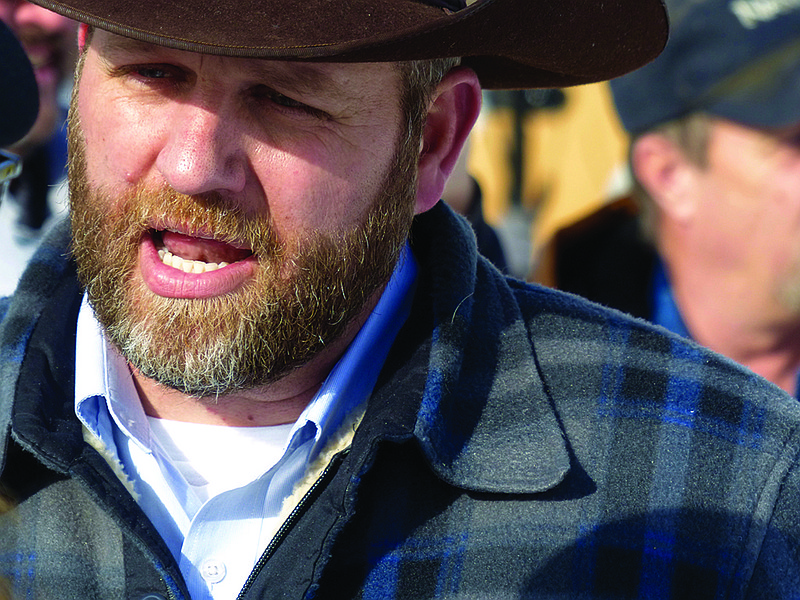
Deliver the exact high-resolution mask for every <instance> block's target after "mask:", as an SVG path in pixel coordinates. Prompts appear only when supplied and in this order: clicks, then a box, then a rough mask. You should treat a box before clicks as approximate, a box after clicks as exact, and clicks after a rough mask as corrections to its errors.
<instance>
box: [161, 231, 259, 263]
mask: <svg viewBox="0 0 800 600" xmlns="http://www.w3.org/2000/svg"><path fill="white" fill-rule="evenodd" d="M150 235H151V236H152V238H153V243H154V244H155V247H156V250H157V251H158V257H159V259H161V262H162V263H164V264H165V265H167V266H168V267H172V268H174V269H178V270H180V271H183V272H184V273H197V274H201V273H209V272H211V271H216V270H218V269H222V268H224V267H227V266H228V265H231V264H233V263H236V262H239V261H242V260H245V259H247V258H249V257H250V256H252V255H253V252H252V250H250V249H249V248H243V247H238V246H235V245H233V244H229V243H226V242H222V241H219V240H216V239H212V238H204V237H199V236H190V235H186V234H183V233H178V232H176V231H170V230H161V231H155V230H152V231H151V232H150Z"/></svg>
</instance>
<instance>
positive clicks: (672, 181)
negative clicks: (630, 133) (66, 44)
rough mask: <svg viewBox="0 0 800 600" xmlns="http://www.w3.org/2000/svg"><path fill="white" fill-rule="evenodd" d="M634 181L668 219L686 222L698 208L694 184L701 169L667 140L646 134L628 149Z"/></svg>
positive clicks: (659, 135) (658, 135)
mask: <svg viewBox="0 0 800 600" xmlns="http://www.w3.org/2000/svg"><path fill="white" fill-rule="evenodd" d="M631 168H632V169H633V173H634V175H635V176H636V179H637V180H638V181H639V183H640V184H641V185H642V187H643V188H644V189H645V191H646V192H647V193H648V195H649V196H650V197H651V198H652V199H653V201H654V202H655V203H656V204H657V205H658V208H659V211H660V212H662V213H663V214H664V215H665V216H667V217H668V218H671V219H672V220H675V221H678V222H685V221H686V220H687V219H688V218H690V217H691V216H692V215H693V214H694V212H695V210H696V208H697V198H698V195H697V194H696V193H695V184H696V181H697V176H698V174H699V173H700V171H701V168H700V167H699V166H697V165H696V164H694V163H693V162H692V161H691V160H689V159H688V157H687V156H686V154H685V153H684V152H683V150H681V149H680V148H678V146H676V145H675V143H674V142H673V141H672V140H670V139H669V138H667V137H665V136H664V135H661V134H659V133H646V134H644V135H643V136H641V137H640V138H638V139H637V140H636V141H635V142H634V145H633V148H632V150H631Z"/></svg>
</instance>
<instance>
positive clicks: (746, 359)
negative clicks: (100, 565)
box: [669, 265, 800, 395]
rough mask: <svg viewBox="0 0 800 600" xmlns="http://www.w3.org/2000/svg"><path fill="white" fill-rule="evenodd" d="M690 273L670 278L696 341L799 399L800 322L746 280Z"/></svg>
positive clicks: (679, 270) (681, 272)
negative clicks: (797, 396)
mask: <svg viewBox="0 0 800 600" xmlns="http://www.w3.org/2000/svg"><path fill="white" fill-rule="evenodd" d="M685 267H686V265H683V266H681V267H679V268H673V269H672V272H671V273H670V275H669V277H670V283H671V287H672V293H673V296H674V298H675V302H676V304H677V306H678V309H679V311H680V314H681V317H682V319H683V321H684V323H685V324H686V328H687V329H688V330H689V333H690V335H691V337H692V338H693V339H694V340H695V341H696V342H698V343H699V344H701V345H703V346H706V347H708V348H711V349H712V350H714V351H715V352H719V353H720V354H724V355H725V356H728V357H729V358H732V359H733V360H735V361H736V362H738V363H740V364H742V365H744V366H746V367H747V368H749V369H751V370H752V371H754V372H756V373H758V374H759V375H761V376H762V377H765V378H766V379H768V380H770V381H772V382H773V383H775V384H776V385H778V386H779V387H781V388H783V389H784V390H785V391H787V392H789V393H790V394H793V395H794V394H796V393H797V391H798V390H797V389H796V388H797V373H798V370H800V317H798V316H797V315H794V314H792V313H791V312H790V311H787V310H786V309H785V308H784V307H782V306H781V305H780V303H779V302H778V301H777V299H776V298H774V297H772V296H771V295H769V294H767V293H765V291H764V290H763V289H760V288H759V287H758V286H757V285H755V284H753V282H750V281H747V280H745V279H744V278H737V277H736V276H735V275H734V276H727V277H726V276H725V275H720V274H719V273H715V274H714V276H711V275H707V274H703V273H701V272H699V271H698V270H696V269H694V270H691V269H689V268H685Z"/></svg>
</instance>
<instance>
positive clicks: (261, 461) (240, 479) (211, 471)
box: [147, 417, 294, 502]
mask: <svg viewBox="0 0 800 600" xmlns="http://www.w3.org/2000/svg"><path fill="white" fill-rule="evenodd" d="M147 420H148V422H149V423H150V432H151V433H152V435H153V438H155V441H156V442H157V443H158V444H160V445H161V449H162V450H163V451H164V453H165V454H166V455H167V456H168V457H169V458H170V460H171V461H172V463H173V464H174V465H175V468H177V469H178V471H180V473H181V475H183V476H184V478H185V479H186V482H187V483H188V484H189V485H190V486H191V487H192V488H193V489H194V490H195V493H196V494H197V495H198V497H199V498H200V500H201V501H203V502H205V501H206V500H208V498H211V497H213V496H216V495H217V494H220V493H222V492H226V491H228V490H232V489H234V488H238V487H241V486H243V485H245V484H247V483H249V482H251V481H253V480H254V479H256V478H257V477H259V476H260V475H261V474H262V473H266V472H267V471H269V470H270V469H271V468H272V467H274V466H275V465H276V464H277V462H278V461H279V460H280V458H281V456H282V455H283V451H284V449H285V448H286V442H287V440H288V437H289V432H290V431H291V430H292V426H293V425H294V423H287V424H285V425H273V426H270V427H227V426H225V427H222V426H219V425H204V424H200V423H186V422H183V421H172V420H169V419H159V418H156V417H147ZM243 456H244V457H247V459H246V460H242V457H243Z"/></svg>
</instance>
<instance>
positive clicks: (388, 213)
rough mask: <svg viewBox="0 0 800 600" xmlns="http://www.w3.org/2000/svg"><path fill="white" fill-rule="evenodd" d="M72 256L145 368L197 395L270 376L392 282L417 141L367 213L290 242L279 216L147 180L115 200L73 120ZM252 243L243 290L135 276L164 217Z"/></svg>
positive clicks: (115, 332) (407, 220) (104, 316)
mask: <svg viewBox="0 0 800 600" xmlns="http://www.w3.org/2000/svg"><path fill="white" fill-rule="evenodd" d="M69 137H70V156H71V160H70V202H71V212H70V214H71V219H72V235H73V253H74V257H75V260H76V262H77V265H78V275H79V277H80V280H81V283H82V284H83V285H84V286H85V287H86V291H87V295H88V298H89V301H90V303H91V305H92V307H93V309H94V311H95V313H96V314H97V317H98V319H99V320H100V323H101V324H102V325H103V327H104V329H105V331H106V334H107V336H108V337H109V339H110V340H111V342H112V343H113V344H114V345H115V346H116V347H117V348H118V349H119V351H120V352H121V353H122V355H123V356H124V357H125V358H126V359H127V360H128V361H129V362H130V363H131V365H133V366H134V367H135V368H136V369H137V370H139V371H140V372H141V373H142V374H143V375H145V376H146V377H149V378H151V379H153V380H155V381H157V382H159V383H160V384H162V385H165V386H167V387H170V388H173V389H175V390H178V391H180V392H182V393H185V394H189V395H192V396H198V397H204V396H219V395H224V394H227V393H231V392H234V391H241V390H246V389H252V388H255V387H260V386H264V385H267V384H269V383H272V382H274V381H276V380H278V379H280V378H281V377H283V376H285V375H286V374H287V373H289V372H290V371H291V370H293V369H295V368H297V367H298V366H301V365H303V364H305V363H307V362H308V361H309V360H311V359H312V358H313V357H314V356H316V355H317V354H318V353H319V352H320V351H322V350H323V349H324V348H325V347H326V346H328V345H329V344H330V343H331V342H333V341H334V340H336V339H337V338H339V336H341V335H342V333H343V332H344V331H345V329H346V327H347V325H348V324H349V323H350V321H351V320H352V319H353V318H354V317H356V316H357V315H359V314H360V313H361V312H362V311H363V310H364V307H365V305H366V303H367V301H368V300H369V299H370V297H371V296H372V295H373V294H374V293H375V292H376V291H377V290H378V289H380V288H381V287H382V286H383V285H384V284H385V283H386V282H387V281H388V279H389V277H390V276H391V273H392V271H393V269H394V265H395V264H396V262H397V259H398V256H399V253H400V250H401V248H402V246H403V244H404V242H405V240H406V238H407V235H408V231H409V229H410V226H411V220H412V218H413V207H414V198H415V189H416V158H417V152H416V149H415V146H416V144H415V143H413V142H407V143H405V144H402V145H401V146H400V147H399V148H398V151H397V155H396V158H395V160H394V161H393V163H392V167H391V168H390V169H389V171H388V173H387V174H386V177H385V180H384V183H383V185H382V186H381V187H380V188H379V189H381V190H382V191H381V192H380V193H379V194H378V195H377V197H376V198H375V199H374V201H373V203H372V208H371V209H370V211H369V212H368V214H367V215H366V216H365V219H364V221H363V222H362V223H361V224H360V225H359V226H357V227H355V228H353V229H352V230H349V231H346V232H344V233H342V234H339V235H328V234H317V235H314V236H312V237H310V238H309V239H304V240H302V241H301V242H296V243H292V244H288V243H286V242H283V241H281V240H278V238H277V236H276V234H275V231H274V228H273V227H272V224H271V221H270V219H269V217H262V218H255V217H253V216H248V215H244V214H242V213H241V211H239V210H237V207H236V206H233V205H231V202H230V201H228V200H225V199H223V198H221V197H220V196H218V195H214V194H208V195H203V196H200V197H197V196H185V195H182V194H178V193H177V192H175V191H174V190H171V189H163V190H147V189H145V188H143V187H141V186H140V187H138V188H137V189H135V190H133V191H131V192H130V193H126V194H124V195H123V196H121V197H115V196H113V195H112V194H110V193H107V192H106V191H104V190H99V189H94V188H92V186H90V185H89V182H88V178H87V174H86V160H85V150H84V142H83V138H82V135H81V132H80V129H79V125H77V119H75V118H72V119H70V136H69ZM164 215H168V216H169V220H170V221H171V222H175V223H181V225H182V227H188V228H190V229H194V230H196V231H200V230H202V231H203V232H204V233H207V234H211V235H213V236H214V238H215V239H219V240H226V241H236V242H238V243H244V244H245V245H247V246H248V247H249V248H251V249H252V251H253V254H254V255H255V256H256V258H257V261H258V264H257V267H256V275H255V276H254V277H253V279H252V280H251V281H250V282H249V283H248V284H247V285H245V286H243V287H242V288H240V289H238V290H237V291H236V292H234V293H230V294H226V295H223V296H218V297H213V298H204V299H183V298H165V297H161V296H158V295H156V294H154V293H153V292H151V291H150V290H149V289H148V288H147V286H146V285H145V283H144V282H143V281H142V278H141V276H137V271H136V265H137V260H138V249H139V243H140V241H141V239H142V237H143V236H144V235H148V233H149V232H150V230H149V228H150V227H151V224H152V223H153V222H155V221H156V220H157V219H158V218H159V217H163V216H164Z"/></svg>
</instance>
